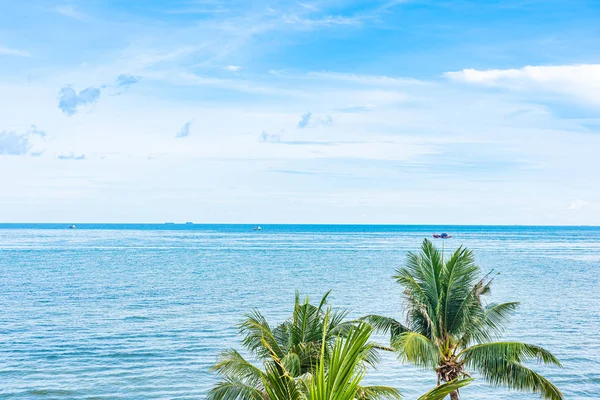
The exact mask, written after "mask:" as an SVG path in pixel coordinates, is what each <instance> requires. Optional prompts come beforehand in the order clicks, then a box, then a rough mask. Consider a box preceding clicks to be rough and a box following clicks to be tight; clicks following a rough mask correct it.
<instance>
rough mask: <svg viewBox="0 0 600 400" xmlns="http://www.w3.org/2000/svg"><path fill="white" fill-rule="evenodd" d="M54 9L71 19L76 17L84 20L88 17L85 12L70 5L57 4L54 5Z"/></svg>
mask: <svg viewBox="0 0 600 400" xmlns="http://www.w3.org/2000/svg"><path fill="white" fill-rule="evenodd" d="M55 10H56V12H57V13H59V14H60V15H63V16H65V17H69V18H73V19H76V20H78V21H86V20H88V19H89V17H88V16H87V15H86V14H84V13H82V12H81V11H79V10H77V9H75V8H74V7H73V6H71V5H64V6H58V7H56V9H55Z"/></svg>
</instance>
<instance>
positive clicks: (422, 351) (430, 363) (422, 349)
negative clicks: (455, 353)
mask: <svg viewBox="0 0 600 400" xmlns="http://www.w3.org/2000/svg"><path fill="white" fill-rule="evenodd" d="M392 347H393V348H394V349H395V350H396V352H397V354H398V357H399V358H400V359H401V360H402V361H408V362H410V363H413V364H415V365H418V366H422V367H435V366H436V365H437V363H438V361H439V350H438V348H437V347H436V346H435V345H434V344H433V343H432V342H431V340H429V339H428V338H427V337H425V336H423V335H421V334H420V333H416V332H404V333H401V334H400V335H399V336H397V337H396V339H395V340H394V341H393V342H392Z"/></svg>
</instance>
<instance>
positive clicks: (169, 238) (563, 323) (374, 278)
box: [0, 224, 600, 400]
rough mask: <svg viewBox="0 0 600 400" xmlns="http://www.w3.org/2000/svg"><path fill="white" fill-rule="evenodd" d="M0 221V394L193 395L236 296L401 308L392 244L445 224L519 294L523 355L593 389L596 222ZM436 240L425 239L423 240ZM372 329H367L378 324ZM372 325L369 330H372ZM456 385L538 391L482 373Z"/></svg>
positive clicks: (398, 255)
mask: <svg viewBox="0 0 600 400" xmlns="http://www.w3.org/2000/svg"><path fill="white" fill-rule="evenodd" d="M77 227H78V229H68V225H62V224H55V225H52V224H47V225H42V224H20V225H17V224H3V225H0V304H1V307H0V398H2V399H203V398H205V396H206V393H207V391H208V390H209V389H210V387H211V386H212V385H213V384H214V383H215V382H216V377H215V376H214V375H213V374H212V373H211V372H210V371H209V368H210V366H211V365H212V364H213V363H214V361H215V359H216V357H217V355H218V353H219V352H220V351H222V350H224V349H226V348H228V347H236V348H240V346H239V337H238V336H237V334H236V333H237V330H236V324H237V323H238V322H239V321H240V320H241V319H242V317H243V314H244V313H246V312H248V311H249V310H251V309H255V308H256V309H258V310H260V311H261V312H262V313H264V314H265V315H266V316H267V318H268V320H269V321H270V322H271V323H272V324H273V325H274V324H276V323H277V322H281V321H282V320H283V319H285V318H286V317H287V316H288V315H289V314H290V312H291V309H292V306H293V299H294V292H295V291H296V290H299V291H300V293H301V294H302V295H310V296H311V298H312V299H314V300H315V301H318V299H320V297H321V296H322V295H323V294H324V293H325V292H326V291H328V290H331V295H330V304H331V305H332V306H333V307H335V308H347V309H349V310H351V314H350V315H351V316H352V317H358V316H361V315H365V314H370V313H377V314H383V315H389V316H394V317H397V318H402V291H401V288H400V287H399V285H398V284H397V283H395V282H394V280H393V279H392V275H393V274H394V271H395V269H396V268H397V267H399V266H401V265H402V264H403V262H404V259H405V255H406V252H407V251H411V250H413V251H414V250H418V249H419V246H420V244H421V241H422V240H423V238H426V237H427V238H429V237H431V235H432V233H434V232H438V233H440V232H443V231H445V232H448V233H450V234H451V235H452V236H453V237H452V239H449V240H446V241H444V242H443V243H444V246H445V249H446V251H451V250H453V249H455V248H456V247H457V246H459V245H464V246H467V247H468V248H470V249H473V250H474V251H475V255H476V258H477V261H478V264H479V265H480V266H481V268H482V271H483V272H488V271H492V270H493V271H494V274H497V275H496V277H495V279H494V284H493V287H492V300H493V301H498V302H500V301H520V302H521V307H520V309H519V312H518V313H517V315H516V316H515V317H514V319H513V322H512V323H511V324H510V326H509V328H508V330H507V332H506V335H505V337H506V338H507V339H515V340H521V341H525V342H529V343H533V344H538V345H541V346H544V347H545V348H547V349H548V350H551V351H552V352H554V354H555V355H556V356H558V358H559V359H560V361H561V362H562V363H563V365H564V368H563V369H560V368H555V367H553V368H548V367H539V366H537V365H533V367H534V368H537V370H539V371H541V372H543V373H544V374H545V376H546V377H548V378H550V379H551V380H552V381H553V382H554V383H555V384H556V385H557V386H558V387H559V388H560V389H561V390H562V391H563V393H564V394H565V398H566V399H569V400H578V399H598V398H600V334H599V332H600V278H599V277H598V273H599V272H600V228H595V227H509V226H506V227H505V226H503V227H499V226H468V227H467V226H444V227H438V226H362V225H361V226H351V225H344V226H330V225H266V226H263V230H262V231H253V230H252V226H248V225H183V224H181V225H180V224H176V225H93V224H78V225H77ZM437 243H438V244H440V245H441V242H440V241H437ZM378 339H382V338H378ZM382 340H383V339H382ZM367 382H368V383H376V384H384V385H392V386H395V387H397V388H399V389H400V390H401V391H402V393H403V395H404V398H405V399H416V398H417V397H418V396H419V395H421V394H423V393H424V392H426V391H427V390H429V389H431V388H432V387H433V386H434V385H435V383H436V378H435V375H434V373H433V372H432V371H423V370H417V369H415V368H413V367H411V366H407V365H401V364H400V363H399V362H398V361H397V360H396V359H395V357H394V355H393V354H389V353H386V354H384V355H383V356H382V362H381V364H380V365H379V367H378V369H377V370H374V371H369V374H368V377H367ZM461 393H462V398H465V399H479V400H481V399H497V400H500V399H538V398H539V396H537V395H535V394H522V393H517V392H509V391H507V390H506V389H503V388H492V387H490V386H488V385H487V384H485V383H484V382H483V381H482V380H476V382H475V383H473V384H472V385H470V386H468V387H467V388H465V389H464V390H462V392H461Z"/></svg>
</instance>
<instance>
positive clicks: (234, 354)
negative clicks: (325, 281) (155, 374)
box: [208, 292, 396, 400]
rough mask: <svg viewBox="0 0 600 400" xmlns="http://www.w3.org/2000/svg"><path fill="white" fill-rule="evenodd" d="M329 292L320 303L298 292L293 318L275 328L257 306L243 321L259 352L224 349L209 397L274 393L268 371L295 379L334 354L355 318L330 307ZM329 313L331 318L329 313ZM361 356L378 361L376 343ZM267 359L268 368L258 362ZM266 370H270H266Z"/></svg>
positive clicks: (369, 393)
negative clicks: (348, 318) (302, 297)
mask: <svg viewBox="0 0 600 400" xmlns="http://www.w3.org/2000/svg"><path fill="white" fill-rule="evenodd" d="M328 295H329V292H328V293H326V294H325V296H323V298H322V299H321V301H320V303H319V305H318V306H314V305H312V304H310V301H309V299H308V297H307V298H306V299H305V300H304V301H303V302H301V301H300V296H299V294H298V293H296V298H295V303H294V310H293V313H292V316H291V318H289V319H288V320H286V321H285V322H283V323H282V324H280V325H278V326H276V327H275V328H271V326H270V325H269V324H268V322H267V320H266V319H265V318H264V316H263V315H262V314H261V313H260V312H258V311H253V312H251V313H249V314H247V315H246V317H245V319H244V320H243V322H242V323H241V324H240V325H239V329H240V333H241V335H242V336H243V339H242V344H243V347H244V348H245V350H246V351H247V352H248V353H250V355H251V356H253V358H254V362H251V361H248V360H247V359H246V358H244V357H243V356H242V354H240V353H239V352H238V351H236V350H234V349H229V350H226V351H225V352H223V353H222V354H221V356H220V358H219V360H218V361H217V363H216V365H215V366H214V367H213V370H214V371H215V372H216V373H217V374H218V375H220V376H221V378H222V381H221V382H219V383H218V384H217V385H216V386H215V387H214V388H213V389H212V390H211V391H210V393H209V395H208V398H209V399H210V400H234V399H239V400H242V399H261V400H263V399H265V398H270V397H269V396H270V394H268V387H266V386H265V376H267V377H269V376H272V375H273V374H277V373H280V374H283V375H285V376H287V377H289V378H291V379H293V380H294V381H302V380H303V379H305V378H307V377H309V376H310V375H311V374H312V373H313V372H314V369H315V366H316V365H317V363H318V360H319V359H320V358H324V359H325V360H328V359H329V355H330V351H331V350H332V348H333V346H334V344H335V343H336V340H338V339H339V338H340V337H345V336H346V335H347V334H348V333H349V332H351V331H353V326H354V322H352V321H344V319H345V317H346V315H347V312H346V311H332V310H331V309H330V308H328V307H325V305H326V302H327V296H328ZM326 316H327V318H326ZM360 361H361V362H364V363H365V364H368V365H374V364H376V363H377V361H378V354H377V350H376V348H375V347H373V346H371V345H369V346H365V348H364V352H363V353H361V357H360ZM260 363H262V364H263V366H264V368H265V371H262V370H261V369H260V368H258V367H257V366H256V364H260ZM265 374H267V375H265ZM361 393H362V394H363V396H362V398H365V399H376V398H386V397H388V398H394V397H395V395H396V391H395V390H394V389H391V388H387V387H383V386H382V387H378V386H370V387H361Z"/></svg>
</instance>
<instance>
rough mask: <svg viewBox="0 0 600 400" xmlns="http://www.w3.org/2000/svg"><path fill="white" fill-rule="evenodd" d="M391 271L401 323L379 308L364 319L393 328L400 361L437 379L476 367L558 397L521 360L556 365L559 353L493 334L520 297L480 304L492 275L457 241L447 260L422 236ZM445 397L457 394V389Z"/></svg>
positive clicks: (511, 384) (494, 380)
mask: <svg viewBox="0 0 600 400" xmlns="http://www.w3.org/2000/svg"><path fill="white" fill-rule="evenodd" d="M394 278H395V279H396V280H397V281H398V283H400V285H402V287H403V288H404V295H405V298H406V306H407V318H406V323H405V324H403V323H401V322H399V321H397V320H395V319H393V318H388V317H383V316H378V315H369V316H366V317H364V320H366V321H368V322H369V323H370V324H371V325H372V326H373V327H374V328H375V329H377V330H378V331H380V332H384V333H389V334H390V337H391V339H390V342H391V346H392V347H393V348H394V349H395V351H396V353H397V354H398V356H399V358H400V359H401V360H402V361H406V362H410V363H413V364H416V365H418V366H421V367H425V368H432V369H434V370H435V372H436V374H437V380H438V385H439V384H440V383H441V382H449V381H454V380H456V379H461V378H462V377H470V376H471V375H470V372H477V373H479V374H480V375H481V376H482V377H483V378H484V379H485V380H486V381H488V382H489V383H491V384H492V385H495V386H506V387H508V388H511V389H516V390H520V391H532V392H536V393H539V394H540V395H541V396H542V397H543V398H545V399H551V400H560V399H563V395H562V393H561V392H560V390H559V389H558V388H557V387H556V386H554V385H553V384H552V383H551V382H550V381H549V380H547V379H546V378H544V377H543V376H542V375H540V374H539V373H537V372H535V371H533V370H532V369H530V368H528V367H527V366H526V364H525V363H526V362H527V361H529V360H533V359H537V360H538V362H540V363H544V364H554V365H558V366H560V363H559V361H558V360H557V359H556V357H554V356H553V355H552V354H551V353H550V352H548V351H546V350H544V349H543V348H541V347H539V346H535V345H531V344H526V343H520V342H511V341H494V340H496V339H498V338H499V337H500V335H501V334H502V332H503V328H504V327H505V325H506V322H507V321H508V318H509V317H510V315H511V314H512V313H513V312H514V311H515V310H516V308H517V306H518V303H515V302H511V303H501V304H496V303H490V304H485V303H484V301H483V298H484V297H485V296H486V295H488V294H489V293H490V284H491V283H492V279H490V275H489V274H488V275H487V276H485V277H483V278H480V271H479V268H478V267H477V265H476V264H475V261H474V257H473V252H472V251H469V250H467V249H466V248H463V247H460V248H458V249H457V250H456V251H455V252H454V253H453V254H452V256H451V257H450V259H448V260H447V261H445V260H444V257H443V252H440V251H439V250H438V249H437V248H436V247H435V246H434V245H433V243H431V241H429V240H427V239H426V240H424V241H423V245H422V247H421V252H420V253H418V254H415V253H409V254H408V256H407V262H406V266H405V267H403V268H400V269H398V270H397V274H396V275H395V276H394ZM450 397H451V399H453V400H456V399H458V398H459V391H458V390H455V391H453V392H452V393H451V394H450Z"/></svg>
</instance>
